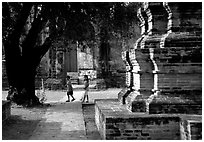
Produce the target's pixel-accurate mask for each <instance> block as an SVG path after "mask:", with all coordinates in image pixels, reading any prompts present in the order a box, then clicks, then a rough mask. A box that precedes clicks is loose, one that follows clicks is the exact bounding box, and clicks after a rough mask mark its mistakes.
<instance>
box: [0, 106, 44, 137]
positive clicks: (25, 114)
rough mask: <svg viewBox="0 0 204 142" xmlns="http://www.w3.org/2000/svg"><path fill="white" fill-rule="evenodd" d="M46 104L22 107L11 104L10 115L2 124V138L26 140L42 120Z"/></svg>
mask: <svg viewBox="0 0 204 142" xmlns="http://www.w3.org/2000/svg"><path fill="white" fill-rule="evenodd" d="M46 109H47V106H41V107H34V108H24V107H22V106H18V105H16V104H12V108H11V113H12V115H11V117H10V118H9V119H8V120H7V121H6V123H4V124H2V140H26V139H29V137H30V136H31V135H32V133H33V131H34V130H35V128H36V126H37V124H38V123H39V122H40V121H41V120H42V116H43V115H44V114H45V112H46Z"/></svg>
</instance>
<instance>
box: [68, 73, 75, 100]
mask: <svg viewBox="0 0 204 142" xmlns="http://www.w3.org/2000/svg"><path fill="white" fill-rule="evenodd" d="M66 83H67V97H68V100H67V101H66V102H70V96H71V97H72V100H71V101H74V100H75V98H74V96H73V88H72V83H71V79H70V76H67V79H66Z"/></svg>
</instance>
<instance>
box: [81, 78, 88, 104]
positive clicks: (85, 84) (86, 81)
mask: <svg viewBox="0 0 204 142" xmlns="http://www.w3.org/2000/svg"><path fill="white" fill-rule="evenodd" d="M84 90H85V92H84V97H83V98H82V102H84V101H85V99H86V102H87V103H88V102H89V96H88V91H89V78H88V75H84Z"/></svg>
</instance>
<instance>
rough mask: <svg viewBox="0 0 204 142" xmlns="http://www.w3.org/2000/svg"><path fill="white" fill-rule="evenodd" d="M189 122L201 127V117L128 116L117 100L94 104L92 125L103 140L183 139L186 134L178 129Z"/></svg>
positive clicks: (185, 115) (180, 115)
mask: <svg viewBox="0 0 204 142" xmlns="http://www.w3.org/2000/svg"><path fill="white" fill-rule="evenodd" d="M192 120H193V121H199V122H201V123H202V116H199V115H187V114H146V113H132V112H130V111H128V110H127V109H126V106H125V105H120V103H119V102H118V100H117V99H109V100H95V122H96V125H97V128H98V130H99V133H100V135H101V137H102V138H103V139H107V140H108V139H112V140H116V139H120V140H122V139H126V140H129V139H144V140H145V139H146V140H148V139H152V140H157V139H158V140H159V139H160V140H175V139H177V140H179V139H184V138H186V137H185V136H184V135H187V134H186V133H187V132H186V131H184V130H183V129H181V128H183V127H181V126H183V124H182V122H183V121H192ZM194 130H196V129H194ZM194 134H195V133H194ZM199 135H200V134H199ZM194 138H195V136H194Z"/></svg>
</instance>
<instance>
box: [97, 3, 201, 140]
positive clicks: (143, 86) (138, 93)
mask: <svg viewBox="0 0 204 142" xmlns="http://www.w3.org/2000/svg"><path fill="white" fill-rule="evenodd" d="M138 18H139V19H140V23H141V24H140V27H141V37H140V38H139V39H138V40H137V41H136V42H135V45H134V48H133V49H130V50H127V51H124V52H123V60H124V62H125V63H126V85H127V88H125V89H123V90H121V92H120V93H119V94H118V100H96V102H95V103H96V104H95V111H96V112H95V121H96V124H97V127H98V129H99V132H100V134H101V136H102V137H103V139H153V140H156V139H163V140H175V139H177V140H179V139H181V140H187V139H202V3H199V2H185V3H183V2H182V3H177V2H163V3H162V2H144V3H143V4H142V6H141V8H140V9H139V10H138Z"/></svg>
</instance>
